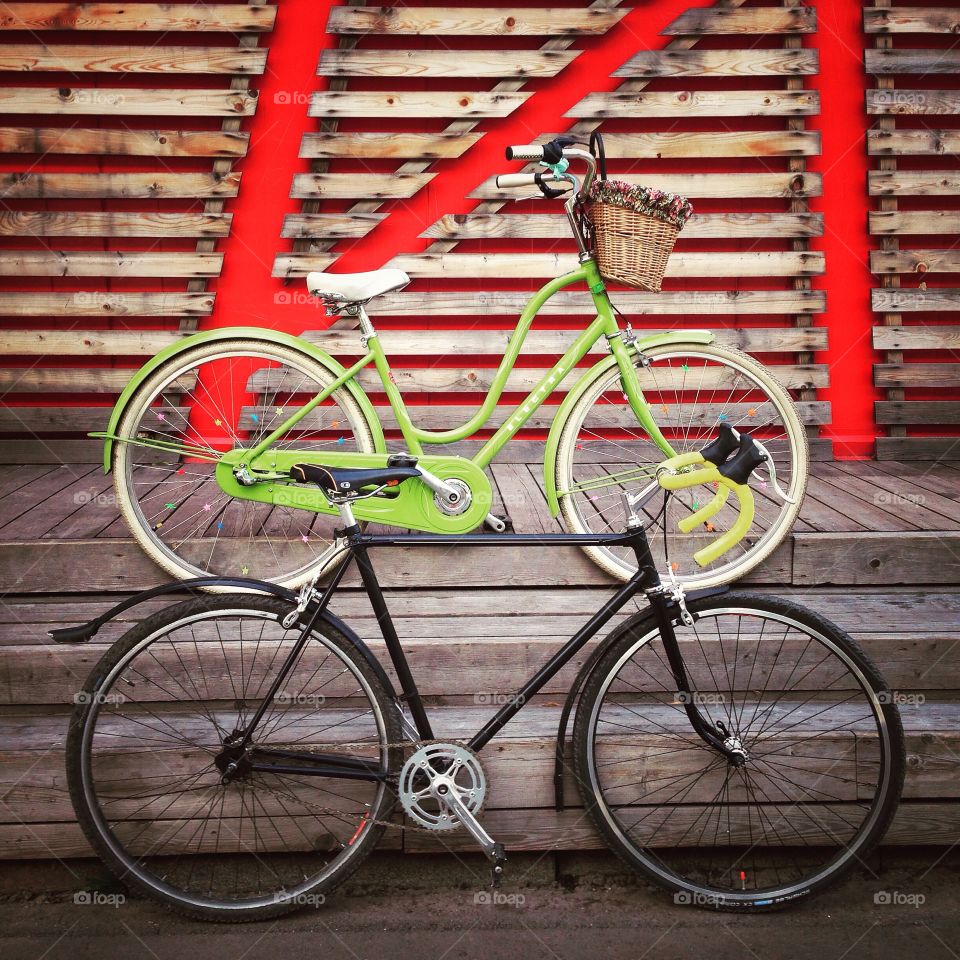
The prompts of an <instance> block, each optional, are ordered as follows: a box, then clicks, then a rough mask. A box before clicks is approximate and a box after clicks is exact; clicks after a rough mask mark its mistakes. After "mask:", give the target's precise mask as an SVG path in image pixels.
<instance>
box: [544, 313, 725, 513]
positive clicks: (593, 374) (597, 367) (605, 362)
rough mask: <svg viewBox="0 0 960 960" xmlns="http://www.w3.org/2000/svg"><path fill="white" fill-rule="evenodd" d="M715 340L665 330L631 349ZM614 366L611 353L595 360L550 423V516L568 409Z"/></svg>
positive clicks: (555, 506)
mask: <svg viewBox="0 0 960 960" xmlns="http://www.w3.org/2000/svg"><path fill="white" fill-rule="evenodd" d="M715 339H716V337H715V336H714V334H713V333H712V332H711V331H710V330H671V331H668V332H666V333H655V334H653V335H652V336H649V337H640V338H638V339H637V341H636V343H635V344H634V345H633V346H632V347H631V348H630V349H631V350H632V351H633V352H635V353H636V352H639V351H642V350H646V349H649V348H650V347H659V346H662V345H664V344H675V343H713V341H714V340H715ZM616 365H617V358H616V357H615V356H613V355H611V356H609V357H604V358H603V359H602V360H600V361H599V362H598V363H595V364H594V365H593V366H592V367H591V368H590V369H589V370H588V371H587V372H586V373H585V374H584V375H583V376H582V377H581V378H580V379H579V380H578V381H577V382H576V384H575V385H574V387H573V389H572V390H571V391H570V392H569V393H568V394H567V395H566V397H565V398H564V401H563V403H561V404H560V409H559V410H558V411H557V415H556V416H555V417H554V418H553V423H552V424H551V425H550V433H549V434H548V436H547V448H546V450H545V451H544V454H543V489H544V491H545V492H546V495H547V506H548V507H549V508H550V515H551V516H553V517H555V516H556V515H557V514H558V513H559V512H560V503H559V501H558V500H557V468H556V465H555V461H556V459H557V448H558V447H559V446H560V434H561V433H563V426H564V424H565V423H566V422H567V417H568V416H570V411H571V410H572V409H573V407H574V405H575V404H576V403H577V401H579V399H580V398H581V397H582V396H583V395H584V393H586V392H587V390H588V389H589V387H590V386H591V384H592V383H593V382H594V380H596V378H597V377H598V376H599V375H600V374H602V373H606V372H607V371H608V370H609V369H610V368H611V367H615V366H616Z"/></svg>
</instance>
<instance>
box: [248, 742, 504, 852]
mask: <svg viewBox="0 0 960 960" xmlns="http://www.w3.org/2000/svg"><path fill="white" fill-rule="evenodd" d="M435 743H442V744H454V745H456V746H459V747H464V748H466V749H469V747H467V745H466V743H462V742H461V741H459V740H448V739H433V740H416V741H414V740H404V741H403V742H402V743H384V744H382V746H383V747H384V748H385V749H387V750H392V749H394V748H398V749H401V750H408V749H411V748H412V750H413V751H414V752H416V751H417V750H419V749H420V748H421V747H429V746H431V745H433V744H435ZM273 746H274V745H273V744H271V747H273ZM298 749H299V750H300V751H301V752H303V753H309V752H310V749H309V747H308V748H306V749H304V748H303V746H302V745H300V746H299V747H298ZM259 772H261V773H264V772H266V771H259ZM387 786H389V787H390V788H391V789H392V790H393V791H394V794H396V792H397V791H396V787H395V785H394V784H392V783H388V784H387ZM273 792H275V793H277V791H273ZM277 795H278V796H280V794H279V793H277ZM288 799H291V800H295V801H296V802H297V803H305V804H306V805H308V806H309V807H310V809H311V810H312V811H313V812H314V813H319V814H325V815H329V816H333V817H335V818H337V819H339V820H350V819H351V818H352V817H353V816H355V814H353V813H350V814H349V815H347V813H346V811H343V810H337V809H335V808H333V807H320V806H316V805H314V804H312V803H309V801H304V800H303V799H302V798H301V797H292V796H289V795H288ZM396 803H397V804H399V803H400V798H399V797H397V799H396ZM485 805H486V804H481V805H480V807H479V808H478V809H477V810H476V811H474V816H477V815H478V814H480V813H482V812H483V808H484V806H485ZM401 809H402V807H401ZM406 819H407V818H406V816H405V817H404V820H406ZM360 823H361V826H363V825H365V824H368V823H372V824H373V825H374V826H375V827H385V828H389V829H392V830H400V831H407V830H409V831H411V832H412V833H425V834H429V835H430V836H432V837H435V836H436V835H437V834H438V833H444V832H446V831H443V830H431V829H430V828H429V827H421V826H420V825H419V824H416V823H406V822H405V823H394V821H393V820H380V819H377V818H375V817H370V816H368V815H367V814H364V815H363V817H361V821H360ZM461 826H462V824H461ZM358 829H359V828H358Z"/></svg>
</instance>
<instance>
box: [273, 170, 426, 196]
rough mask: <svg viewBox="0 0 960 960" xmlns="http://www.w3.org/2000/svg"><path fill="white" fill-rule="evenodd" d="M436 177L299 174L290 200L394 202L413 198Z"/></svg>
mask: <svg viewBox="0 0 960 960" xmlns="http://www.w3.org/2000/svg"><path fill="white" fill-rule="evenodd" d="M435 176H436V174H435V173H298V174H296V175H295V176H294V178H293V185H292V187H291V188H290V196H291V197H324V198H327V199H345V198H349V197H377V198H379V199H383V200H394V199H397V198H399V197H412V196H413V195H414V194H415V193H416V192H417V191H418V190H421V189H422V188H423V187H425V186H426V185H427V184H428V183H429V182H430V181H431V180H432V179H433V178H434V177H435Z"/></svg>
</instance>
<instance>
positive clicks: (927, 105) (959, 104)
mask: <svg viewBox="0 0 960 960" xmlns="http://www.w3.org/2000/svg"><path fill="white" fill-rule="evenodd" d="M867 113H869V114H872V115H878V114H881V115H882V114H886V115H888V116H892V115H905V116H930V115H937V114H944V113H945V114H951V115H953V114H956V113H960V91H957V90H906V89H901V88H899V87H898V88H897V89H895V90H868V91H867Z"/></svg>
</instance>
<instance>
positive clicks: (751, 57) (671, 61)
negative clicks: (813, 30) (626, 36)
mask: <svg viewBox="0 0 960 960" xmlns="http://www.w3.org/2000/svg"><path fill="white" fill-rule="evenodd" d="M818 69H819V57H818V54H817V51H816V50H811V49H800V50H783V49H778V48H774V49H758V48H751V49H748V50H698V49H694V50H642V51H641V52H639V53H635V54H634V55H633V56H632V57H631V58H630V59H629V60H628V61H627V62H626V63H625V64H623V66H621V67H618V68H617V69H616V70H614V71H613V73H612V74H611V76H614V77H651V78H659V77H765V76H782V75H786V76H796V75H803V74H815V73H817V71H818Z"/></svg>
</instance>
